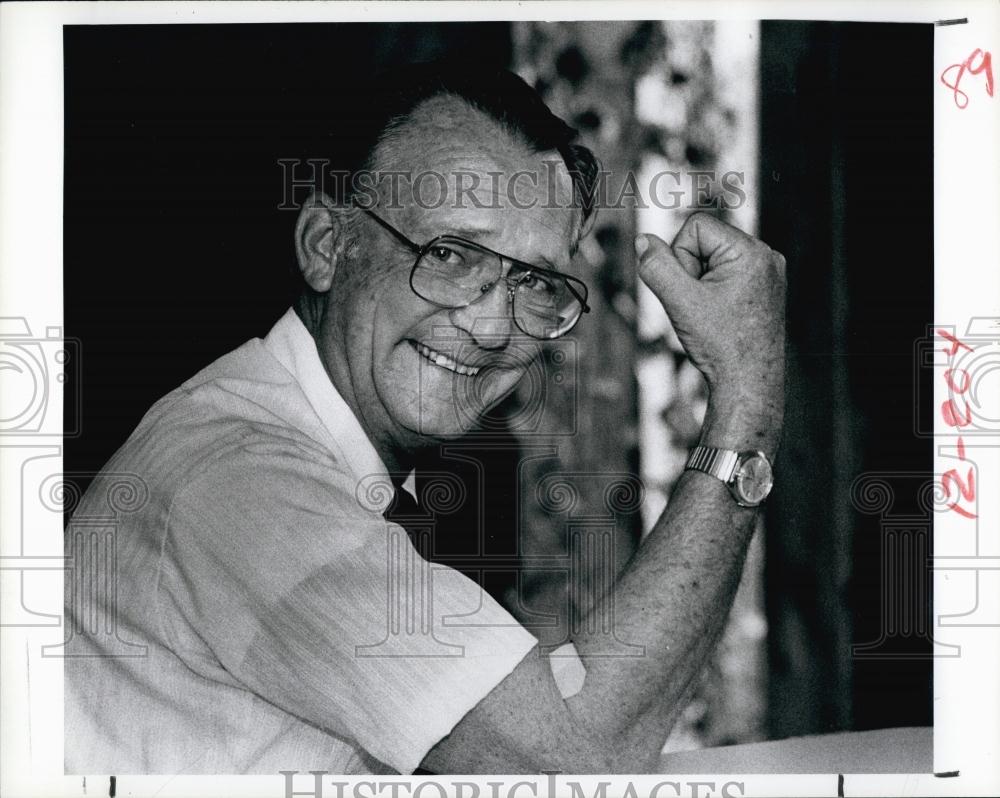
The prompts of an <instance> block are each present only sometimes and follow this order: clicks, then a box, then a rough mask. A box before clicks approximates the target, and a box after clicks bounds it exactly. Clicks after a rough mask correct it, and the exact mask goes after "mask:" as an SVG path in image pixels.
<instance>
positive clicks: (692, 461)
mask: <svg viewBox="0 0 1000 798" xmlns="http://www.w3.org/2000/svg"><path fill="white" fill-rule="evenodd" d="M684 467H685V468H690V469H692V470H694V471H704V472H705V473H706V474H711V475H712V476H713V477H715V478H716V479H721V480H722V481H723V482H724V483H726V487H727V488H729V492H730V493H731V494H733V498H734V499H736V503H737V504H738V505H739V506H740V507H757V506H758V505H759V504H760V503H761V502H763V501H764V499H766V498H767V496H768V494H769V493H770V492H771V486H772V485H774V473H773V472H772V470H771V461H770V460H768V459H767V455H765V454H764V453H763V452H758V451H755V450H753V449H750V450H748V451H745V452H734V451H732V450H731V449H714V448H712V447H711V446H695V447H694V449H692V450H691V456H690V457H688V461H687V465H685V466H684Z"/></svg>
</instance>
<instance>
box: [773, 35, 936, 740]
mask: <svg viewBox="0 0 1000 798" xmlns="http://www.w3.org/2000/svg"><path fill="white" fill-rule="evenodd" d="M933 40H934V39H933V27H932V26H930V25H896V24H828V23H794V22H789V23H785V22H772V23H765V24H764V25H763V29H762V42H761V94H762V130H761V145H762V146H761V149H762V152H761V163H762V168H761V174H762V177H763V186H764V188H763V190H762V192H761V237H762V238H763V239H764V240H765V241H767V242H768V243H769V244H771V246H773V247H775V248H776V249H778V250H780V251H781V252H783V253H784V254H785V256H786V257H787V259H788V263H789V264H790V267H789V271H788V276H789V277H788V284H789V297H788V333H789V356H790V357H789V397H788V417H787V420H786V426H785V433H784V443H783V445H782V449H781V453H780V460H779V462H778V465H777V484H778V485H779V486H781V485H794V486H795V489H794V490H778V491H776V494H775V497H774V499H775V500H774V501H773V502H770V503H769V507H768V512H767V536H766V542H767V547H766V562H767V565H766V570H767V578H766V585H767V602H768V623H769V632H770V633H769V637H768V642H769V647H770V654H771V656H770V685H771V687H770V695H769V713H770V725H771V729H772V733H774V734H776V735H780V736H784V735H787V734H801V733H806V732H820V731H829V730H833V729H840V728H857V729H867V728H877V727H881V726H886V725H889V724H894V725H920V724H929V723H930V722H931V718H932V712H931V661H930V659H929V655H930V653H931V647H930V638H929V636H927V631H926V630H927V626H926V624H925V623H920V621H922V620H925V619H926V617H927V616H928V614H929V612H930V605H929V600H930V591H929V589H926V588H924V592H923V593H922V595H919V596H917V595H916V593H917V592H918V591H919V590H920V589H921V586H926V584H927V582H928V579H929V570H928V565H927V560H926V558H924V559H921V558H920V557H919V556H916V555H915V553H914V552H910V553H907V552H903V551H899V550H897V551H894V552H892V553H891V555H890V556H891V558H892V559H893V561H894V564H895V565H896V566H897V567H898V568H899V571H898V575H899V576H900V577H901V578H902V579H906V578H908V579H909V580H911V581H910V583H909V587H906V585H905V582H903V581H901V582H897V583H896V585H895V586H894V591H895V592H894V594H893V598H895V599H896V600H897V602H899V603H900V604H904V603H905V602H906V601H907V597H906V596H904V595H902V591H904V590H907V591H909V596H910V598H909V601H910V602H911V603H913V604H914V611H915V613H916V614H917V615H918V616H920V617H917V618H913V619H912V622H911V624H910V626H909V628H908V630H906V631H905V633H904V630H903V629H901V628H899V626H898V625H897V629H896V635H895V636H893V637H891V638H887V639H885V640H881V638H882V636H883V633H884V631H885V630H887V629H888V628H889V627H890V625H891V623H890V622H893V623H897V622H898V621H899V618H898V617H892V618H889V617H886V615H885V613H884V612H883V607H882V598H883V595H882V591H883V589H884V587H885V586H886V583H885V579H884V576H883V570H884V563H883V561H882V557H883V553H882V550H883V546H884V545H885V543H886V542H887V534H892V531H891V530H890V529H889V528H888V527H887V526H886V524H885V523H884V520H885V519H883V518H880V517H879V516H877V515H868V514H865V513H862V512H861V509H862V508H861V507H859V503H858V502H857V501H852V486H853V485H854V484H855V481H856V480H858V479H863V478H864V477H863V475H865V474H869V475H873V474H879V475H889V476H888V479H889V481H890V482H891V483H892V486H893V489H895V490H896V491H897V492H898V493H900V494H901V495H900V502H901V505H902V506H899V507H896V508H895V512H896V513H898V514H899V516H901V517H908V522H909V526H910V529H911V531H912V532H913V540H914V541H915V542H916V543H917V546H918V547H919V546H922V547H923V549H922V550H923V552H925V553H929V552H930V551H931V548H930V535H931V512H930V509H929V508H921V507H920V506H919V504H918V502H917V492H916V491H915V490H913V489H912V488H909V492H908V493H906V490H907V485H903V484H902V483H903V482H906V483H907V484H909V483H910V482H912V480H906V479H905V478H902V477H899V476H893V475H899V474H901V473H903V472H917V473H918V474H921V475H924V476H925V477H929V475H930V474H931V469H932V465H931V442H930V440H929V439H926V438H923V439H921V438H918V437H916V436H915V434H914V428H915V425H914V411H913V408H914V401H915V396H914V387H913V374H914V369H913V351H914V344H915V342H916V341H917V340H918V339H919V338H920V337H921V336H923V335H924V334H925V332H926V326H927V325H928V324H929V323H930V322H931V320H932V314H933V275H934V271H933V231H934V225H933V163H934V162H933V150H932V145H933V141H932V130H933V102H932V97H931V89H932V87H933V85H934V76H933V74H932V71H933V69H932V63H931V58H932V54H933ZM875 63H884V64H893V65H894V67H893V69H892V74H893V77H892V80H891V82H890V83H888V84H887V83H883V82H881V81H880V80H878V79H876V78H875V77H874V72H873V69H872V65H873V64H875ZM929 400H930V397H929V396H925V398H924V401H923V402H921V403H920V406H921V407H923V408H930V405H931V402H930V401H929ZM922 428H923V429H927V428H928V424H927V422H926V421H925V423H924V424H923V426H922ZM855 493H856V491H855ZM855 498H856V497H855ZM907 609H909V607H907ZM880 641H881V642H880ZM869 643H877V644H878V645H874V646H869V647H867V648H863V649H858V650H855V648H854V647H855V646H865V645H866V644H869Z"/></svg>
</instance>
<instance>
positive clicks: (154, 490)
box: [64, 310, 578, 774]
mask: <svg viewBox="0 0 1000 798" xmlns="http://www.w3.org/2000/svg"><path fill="white" fill-rule="evenodd" d="M123 475H124V476H123ZM125 478H128V479H131V480H133V481H137V482H138V483H139V484H140V485H141V487H142V490H144V491H146V493H145V494H144V495H143V497H142V502H137V504H139V503H141V506H140V507H138V508H137V509H134V510H131V511H127V512H121V513H118V514H116V515H115V516H114V518H109V516H108V513H107V507H108V501H107V499H108V491H109V490H111V489H112V487H111V486H112V485H113V484H115V483H116V482H120V481H121V480H122V479H125ZM380 480H381V485H382V486H385V485H387V481H386V480H387V478H386V475H385V468H384V466H383V464H382V463H381V461H380V459H379V457H378V455H377V453H376V451H375V449H374V448H373V447H372V445H371V443H370V442H369V441H368V439H367V438H366V437H365V435H364V432H363V430H362V428H361V426H360V424H359V423H358V421H357V419H356V418H355V417H354V415H353V414H352V413H351V411H350V409H349V408H348V406H347V404H346V403H345V402H344V400H343V399H342V397H340V396H339V395H338V394H337V392H336V390H335V389H334V386H333V384H332V383H331V382H330V380H329V378H328V376H327V375H326V373H325V371H324V369H323V366H322V363H321V361H320V359H319V355H318V353H317V351H316V347H315V344H314V342H313V340H312V337H311V336H310V335H309V333H308V331H307V330H306V329H305V327H304V326H303V324H302V323H301V321H300V320H299V319H298V317H297V316H296V315H295V313H294V312H293V311H291V310H290V311H289V312H288V313H287V314H286V315H285V316H284V317H283V318H282V319H281V320H280V321H279V322H278V323H277V324H276V325H275V327H274V328H273V330H272V331H271V332H270V334H269V335H268V336H267V338H266V339H263V340H262V339H254V340H252V341H249V342H248V343H246V344H244V345H243V346H241V347H240V348H238V349H236V350H235V351H233V352H231V353H230V354H228V355H226V356H225V357H223V358H221V359H220V360H218V361H216V362H215V363H213V364H212V365H210V366H209V367H208V368H206V369H205V370H203V371H202V372H200V373H199V374H198V375H196V376H195V377H194V378H192V379H191V380H189V381H188V382H186V383H185V384H184V385H182V386H181V387H180V388H178V389H177V390H175V391H173V392H172V393H170V394H169V395H167V396H166V397H164V398H163V399H161V400H160V401H159V402H157V403H156V404H155V405H154V406H153V407H152V408H151V409H150V411H149V412H148V413H147V414H146V416H145V417H144V418H143V420H142V422H141V423H140V424H139V426H138V427H137V429H136V430H135V432H134V433H133V434H132V435H131V437H130V438H129V439H128V441H127V442H126V443H125V444H124V446H123V447H122V448H121V449H120V450H119V451H118V452H117V453H116V454H115V456H114V457H113V458H112V459H111V461H109V463H108V464H107V466H106V467H105V469H104V471H103V472H102V474H101V475H100V476H98V477H97V478H96V479H95V480H94V482H93V484H92V485H91V487H90V489H89V490H88V492H87V494H86V495H85V497H84V498H83V500H82V501H81V502H80V504H79V506H78V507H77V508H76V509H75V511H74V513H73V516H72V521H71V522H70V525H69V527H68V530H67V548H68V550H69V549H72V550H73V552H75V553H76V558H77V559H76V561H75V563H74V568H75V570H74V571H73V572H71V573H70V575H69V576H68V577H67V616H68V617H67V621H68V623H67V628H72V629H74V630H75V632H74V634H73V636H72V637H71V639H70V640H69V642H68V644H67V646H66V653H67V654H68V656H67V659H66V660H65V666H64V667H65V677H66V713H65V719H66V769H67V772H69V773H119V774H121V773H277V772H278V771H279V770H298V771H307V770H325V771H328V772H331V773H373V772H374V773H387V772H393V771H396V772H400V773H410V772H412V771H413V770H414V769H415V768H417V767H418V765H419V763H420V762H421V760H422V759H423V757H424V756H425V754H426V753H427V752H428V751H429V750H430V748H431V747H433V746H434V745H435V744H436V743H437V742H438V741H439V740H440V739H442V738H443V737H444V736H446V735H447V734H448V733H449V732H450V731H451V729H452V728H453V727H454V726H455V724H456V723H457V722H458V721H459V720H460V719H461V718H462V717H463V716H464V715H465V714H466V713H467V712H468V711H469V710H470V709H471V708H472V707H474V706H475V705H476V704H477V703H478V702H479V701H481V700H482V699H483V698H484V697H485V696H486V695H487V694H488V693H489V692H490V691H491V690H492V689H493V688H494V687H495V686H496V685H497V684H498V683H499V682H500V681H502V680H503V679H504V678H505V677H506V676H507V674H509V673H510V672H511V670H513V669H514V667H515V666H516V665H517V664H518V663H519V662H520V661H521V660H522V659H523V658H524V657H525V656H526V655H527V654H528V653H529V652H531V651H532V649H534V648H535V646H536V640H535V638H534V637H533V636H532V635H531V634H530V633H529V632H528V631H526V630H525V629H524V628H523V627H522V626H521V625H519V624H518V622H517V621H516V620H515V619H514V618H513V617H512V616H511V615H510V614H509V613H508V612H507V611H506V610H505V609H503V608H502V607H501V606H500V605H499V604H497V603H496V602H495V601H494V600H493V599H492V598H491V597H490V596H489V595H488V594H487V593H486V592H484V591H483V590H482V589H481V588H480V587H479V586H478V585H477V584H475V583H474V582H472V581H471V580H469V579H467V578H466V577H464V576H463V575H461V574H460V573H458V572H457V571H454V570H452V569H450V568H447V567H444V566H440V565H432V564H430V563H428V562H427V561H425V560H423V559H422V558H421V557H420V556H419V554H418V553H417V551H416V550H415V549H414V548H413V546H412V545H411V544H410V542H409V539H408V537H407V535H406V533H405V532H404V531H403V530H402V529H401V528H400V527H399V526H396V525H394V524H390V523H388V522H386V521H385V520H384V519H383V517H382V515H381V511H382V509H384V506H385V503H386V502H387V501H388V499H389V498H390V497H391V491H387V490H380V489H379V488H380V484H379V481H380ZM95 518H98V519H99V518H103V519H104V520H103V521H102V522H100V523H98V522H94V521H92V519H95ZM98 528H99V529H100V530H101V531H100V532H99V533H98V534H99V536H102V537H100V540H101V541H102V542H101V543H100V544H99V545H98V544H95V546H97V548H94V546H91V547H90V548H88V545H89V544H87V543H86V542H87V541H92V540H93V539H94V538H93V535H94V534H95V533H94V530H95V529H98ZM109 529H110V530H111V533H110V534H111V537H108V534H109V533H108V530H109ZM109 541H110V542H109ZM101 545H103V546H104V548H103V549H100V546H101ZM98 550H100V551H102V552H104V554H101V555H100V556H97V555H95V554H93V552H95V551H98ZM108 550H111V551H112V552H113V556H111V557H109V556H106V552H107V551H108ZM87 552H90V554H88V553H87ZM88 557H90V560H89V561H87V558H88ZM85 567H92V568H94V569H96V570H95V571H94V572H95V573H98V574H100V575H101V578H102V579H104V580H105V582H106V583H107V584H111V585H113V589H110V590H98V591H91V592H90V593H88V594H86V596H84V597H83V598H81V591H80V589H79V585H80V578H79V576H80V573H81V569H83V568H85ZM74 573H75V576H74ZM74 580H75V582H74ZM74 584H75V585H76V587H74ZM97 617H99V618H104V619H108V618H110V619H113V620H112V621H111V622H105V623H94V622H92V619H93V618H97ZM109 623H110V625H109ZM109 630H110V631H109ZM532 655H537V649H536V651H535V653H533V654H532ZM557 676H558V675H557ZM558 678H559V681H560V682H563V683H565V682H566V678H564V677H558ZM569 678H570V681H572V679H573V677H572V676H570V677H569ZM577 688H578V685H577ZM564 693H565V690H564Z"/></svg>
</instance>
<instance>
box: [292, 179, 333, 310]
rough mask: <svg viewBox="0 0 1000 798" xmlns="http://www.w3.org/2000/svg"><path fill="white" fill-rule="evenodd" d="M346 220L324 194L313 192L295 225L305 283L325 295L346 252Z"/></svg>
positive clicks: (296, 250)
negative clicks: (339, 260)
mask: <svg viewBox="0 0 1000 798" xmlns="http://www.w3.org/2000/svg"><path fill="white" fill-rule="evenodd" d="M344 221H345V220H344V218H343V215H342V212H341V209H339V208H337V207H336V206H335V205H334V204H333V201H332V200H331V199H330V198H329V197H328V196H327V195H326V194H324V193H323V192H322V191H316V192H313V194H312V196H310V197H309V199H308V201H307V202H306V204H305V205H303V206H302V210H301V212H300V213H299V219H298V222H296V224H295V254H296V255H297V256H298V259H299V270H300V271H301V272H302V277H303V279H304V280H305V281H306V284H307V285H308V286H309V287H310V288H312V289H313V290H314V291H318V292H320V293H325V292H326V291H329V290H330V286H331V285H332V284H333V275H334V272H335V271H336V269H337V260H338V258H339V256H340V254H341V252H342V251H343V243H344V241H343V237H344V226H345V225H344Z"/></svg>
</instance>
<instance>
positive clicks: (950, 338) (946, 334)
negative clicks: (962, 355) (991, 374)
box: [938, 329, 972, 357]
mask: <svg viewBox="0 0 1000 798" xmlns="http://www.w3.org/2000/svg"><path fill="white" fill-rule="evenodd" d="M938 335H940V336H941V337H942V338H944V339H945V340H946V341H950V342H951V349H942V350H941V351H942V352H947V353H948V355H949V356H952V357H954V355H955V353H956V352H957V351H958V350H959V348H962V349H968V350H969V351H970V352H971V351H972V347H971V346H969V345H968V344H963V343H962V342H961V341H959V340H958V339H957V338H956V337H955V336H954V335H952V334H951V333H950V332H948V331H947V330H944V329H940V330H938Z"/></svg>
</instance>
